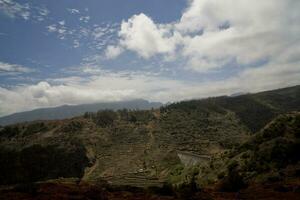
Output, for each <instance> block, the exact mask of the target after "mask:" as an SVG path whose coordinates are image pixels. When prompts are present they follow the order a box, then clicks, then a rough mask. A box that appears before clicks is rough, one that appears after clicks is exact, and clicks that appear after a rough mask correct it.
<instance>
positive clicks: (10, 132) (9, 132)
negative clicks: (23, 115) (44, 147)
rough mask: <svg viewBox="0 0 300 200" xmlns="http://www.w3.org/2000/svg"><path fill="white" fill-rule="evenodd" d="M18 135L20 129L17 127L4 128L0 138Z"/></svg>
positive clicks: (0, 132)
mask: <svg viewBox="0 0 300 200" xmlns="http://www.w3.org/2000/svg"><path fill="white" fill-rule="evenodd" d="M19 133H20V129H19V127H18V126H5V127H4V128H3V129H2V130H1V131H0V137H7V138H12V137H15V136H16V135H18V134H19Z"/></svg>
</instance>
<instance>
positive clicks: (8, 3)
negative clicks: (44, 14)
mask: <svg viewBox="0 0 300 200" xmlns="http://www.w3.org/2000/svg"><path fill="white" fill-rule="evenodd" d="M0 10H2V11H3V12H4V13H5V14H6V15H7V16H9V17H11V18H16V17H21V18H23V19H24V20H28V19H29V17H30V7H29V4H19V3H17V2H15V1H13V0H0Z"/></svg>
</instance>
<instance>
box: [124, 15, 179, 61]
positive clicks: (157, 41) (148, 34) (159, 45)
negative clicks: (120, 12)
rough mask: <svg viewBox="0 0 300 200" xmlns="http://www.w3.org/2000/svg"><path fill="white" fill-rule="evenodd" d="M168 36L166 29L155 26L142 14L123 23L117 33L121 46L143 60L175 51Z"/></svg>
mask: <svg viewBox="0 0 300 200" xmlns="http://www.w3.org/2000/svg"><path fill="white" fill-rule="evenodd" d="M168 34H169V32H168V30H167V29H165V28H164V27H161V26H159V25H157V24H155V23H154V22H153V21H152V19H151V18H149V17H148V16H146V15H145V14H143V13H141V14H139V15H134V16H132V17H131V18H130V19H129V20H128V21H123V22H122V25H121V30H120V32H119V36H120V38H121V40H120V44H121V46H123V47H125V48H127V49H129V50H132V51H135V52H136V53H138V54H139V55H140V56H142V57H144V58H150V57H151V56H153V55H155V54H157V53H172V52H173V51H174V50H175V41H174V40H173V38H169V37H168V36H167V35H168Z"/></svg>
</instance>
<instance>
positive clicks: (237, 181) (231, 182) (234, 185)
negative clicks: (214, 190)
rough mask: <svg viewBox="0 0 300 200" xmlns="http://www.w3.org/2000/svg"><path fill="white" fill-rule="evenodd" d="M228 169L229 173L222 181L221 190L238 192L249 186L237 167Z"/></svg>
mask: <svg viewBox="0 0 300 200" xmlns="http://www.w3.org/2000/svg"><path fill="white" fill-rule="evenodd" d="M228 171H229V172H228V175H227V176H226V177H225V178H223V180H222V181H221V185H220V188H219V189H220V190H221V191H224V192H237V191H239V190H240V189H243V188H245V187H246V186H247V185H246V183H245V182H244V180H243V177H242V176H241V175H240V174H239V171H238V170H237V169H231V170H228Z"/></svg>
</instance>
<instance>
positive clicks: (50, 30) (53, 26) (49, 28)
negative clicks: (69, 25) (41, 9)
mask: <svg viewBox="0 0 300 200" xmlns="http://www.w3.org/2000/svg"><path fill="white" fill-rule="evenodd" d="M47 29H48V31H49V32H56V31H57V28H56V25H55V24H52V25H49V26H47Z"/></svg>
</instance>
